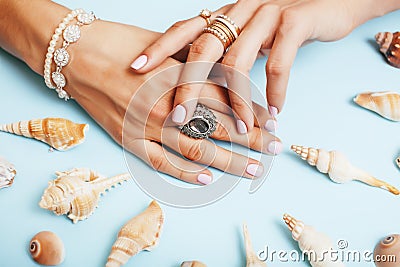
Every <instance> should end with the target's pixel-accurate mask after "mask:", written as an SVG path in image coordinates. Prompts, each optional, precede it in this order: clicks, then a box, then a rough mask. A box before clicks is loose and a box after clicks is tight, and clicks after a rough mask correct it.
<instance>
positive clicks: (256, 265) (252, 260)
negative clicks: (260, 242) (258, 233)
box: [243, 224, 267, 267]
mask: <svg viewBox="0 0 400 267" xmlns="http://www.w3.org/2000/svg"><path fill="white" fill-rule="evenodd" d="M243 238H244V244H245V250H246V267H267V264H266V263H265V262H263V261H261V260H260V259H259V258H258V257H257V255H256V253H254V250H253V245H252V244H251V240H250V235H249V232H248V230H247V224H243Z"/></svg>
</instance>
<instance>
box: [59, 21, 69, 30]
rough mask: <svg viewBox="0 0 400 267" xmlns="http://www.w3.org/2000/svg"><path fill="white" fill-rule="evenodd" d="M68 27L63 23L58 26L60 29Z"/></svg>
mask: <svg viewBox="0 0 400 267" xmlns="http://www.w3.org/2000/svg"><path fill="white" fill-rule="evenodd" d="M66 26H67V25H66V24H65V23H64V22H61V23H60V25H58V27H60V28H62V29H65V27H66Z"/></svg>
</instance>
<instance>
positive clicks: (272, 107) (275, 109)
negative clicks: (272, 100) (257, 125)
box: [268, 106, 278, 117]
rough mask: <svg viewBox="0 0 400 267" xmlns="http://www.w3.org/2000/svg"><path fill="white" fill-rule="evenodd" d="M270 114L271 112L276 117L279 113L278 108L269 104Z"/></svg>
mask: <svg viewBox="0 0 400 267" xmlns="http://www.w3.org/2000/svg"><path fill="white" fill-rule="evenodd" d="M268 110H269V114H271V116H272V117H276V116H277V115H278V109H277V108H276V107H274V106H269V107H268Z"/></svg>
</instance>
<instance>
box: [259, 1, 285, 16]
mask: <svg viewBox="0 0 400 267" xmlns="http://www.w3.org/2000/svg"><path fill="white" fill-rule="evenodd" d="M280 11H281V7H280V6H279V5H278V4H276V3H265V4H262V5H261V6H260V8H259V9H258V12H261V13H262V14H268V15H271V14H276V13H278V12H280Z"/></svg>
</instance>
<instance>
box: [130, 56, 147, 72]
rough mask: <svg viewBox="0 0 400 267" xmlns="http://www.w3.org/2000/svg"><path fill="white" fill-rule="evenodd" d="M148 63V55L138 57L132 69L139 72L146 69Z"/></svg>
mask: <svg viewBox="0 0 400 267" xmlns="http://www.w3.org/2000/svg"><path fill="white" fill-rule="evenodd" d="M146 63H147V56H146V55H141V56H140V57H138V58H137V59H136V60H135V61H133V63H132V64H131V68H132V69H135V70H138V69H141V68H143V67H144V65H146Z"/></svg>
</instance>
